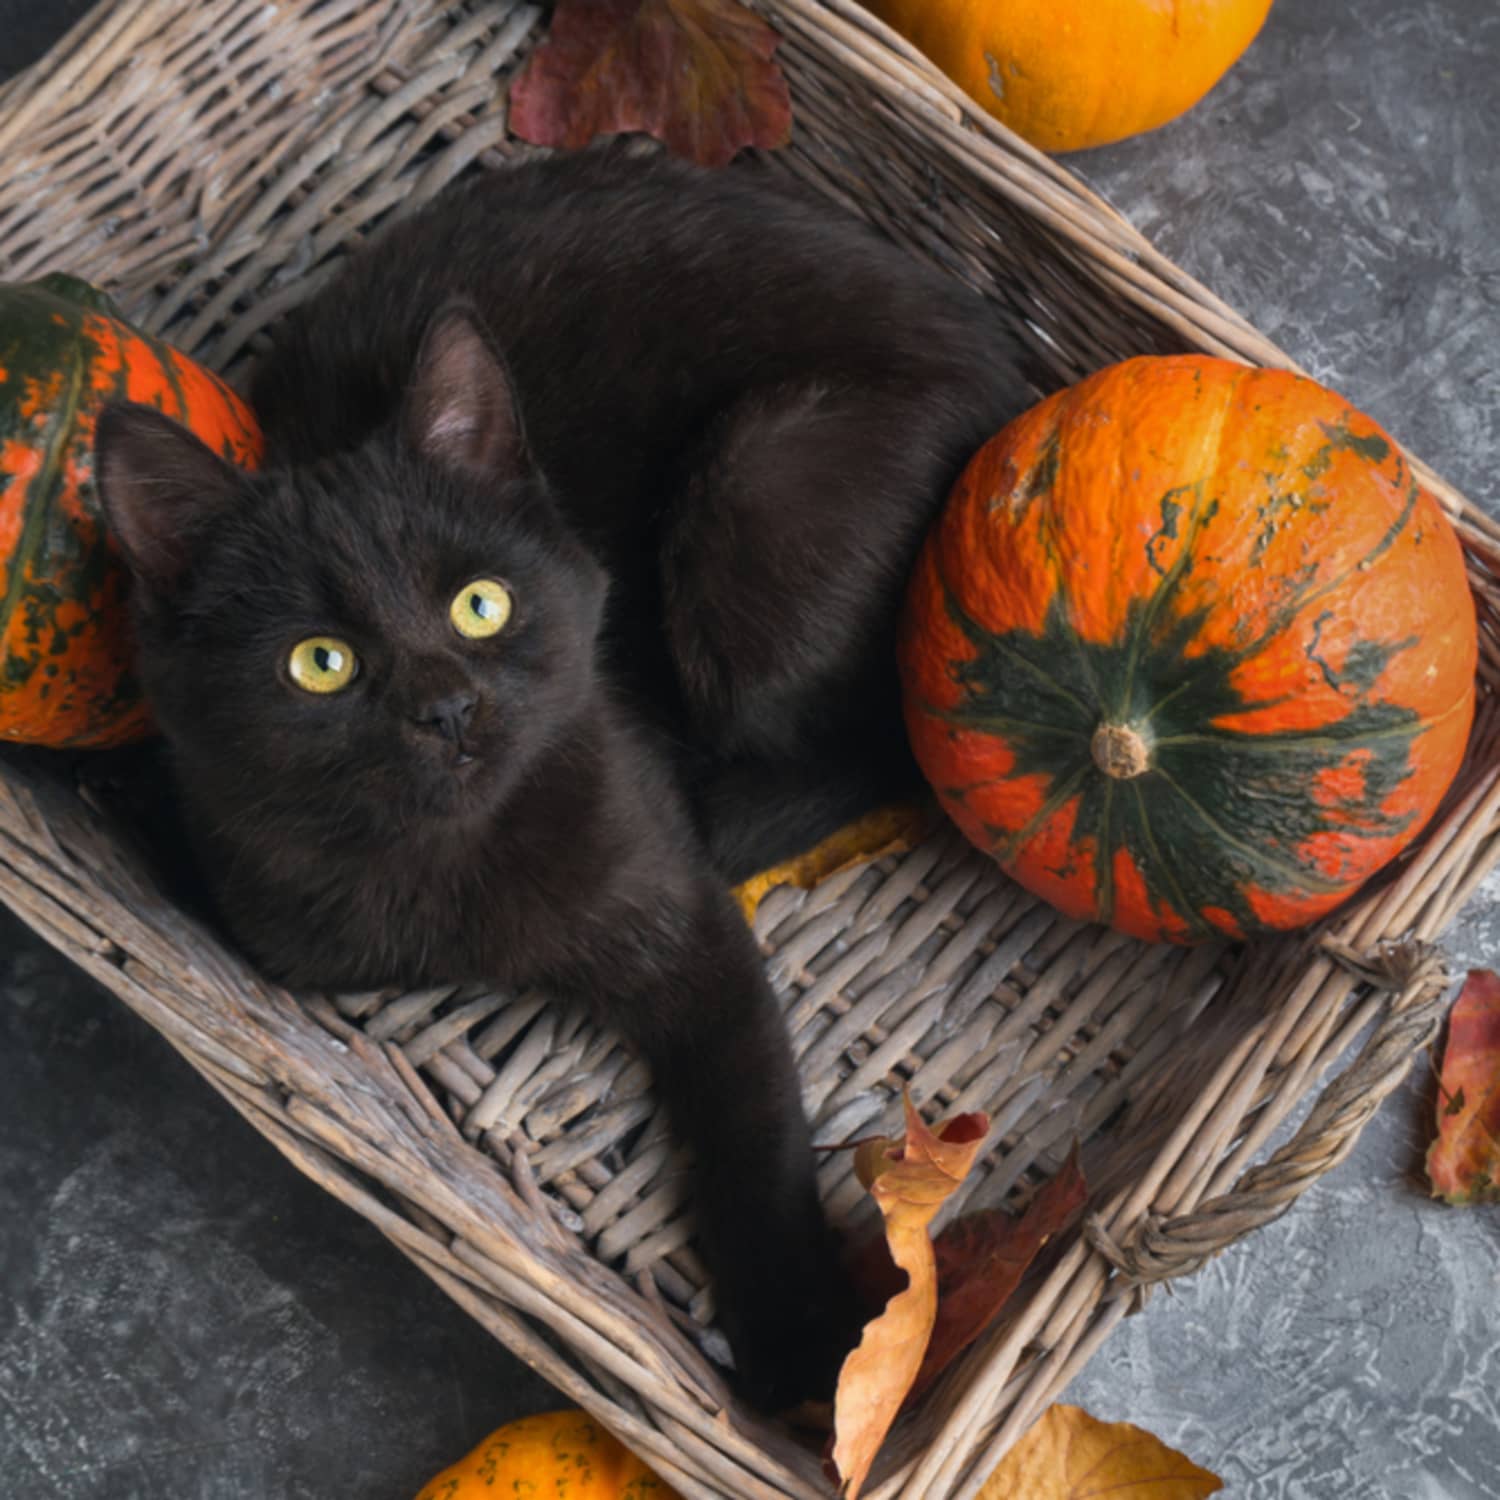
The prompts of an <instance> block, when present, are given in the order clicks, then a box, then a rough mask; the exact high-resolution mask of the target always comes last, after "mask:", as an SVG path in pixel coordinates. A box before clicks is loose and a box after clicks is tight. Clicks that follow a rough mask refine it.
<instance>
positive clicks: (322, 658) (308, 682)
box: [286, 635, 359, 693]
mask: <svg viewBox="0 0 1500 1500" xmlns="http://www.w3.org/2000/svg"><path fill="white" fill-rule="evenodd" d="M358 666H359V658H358V657H357V656H355V654H354V648H353V647H352V646H351V645H350V644H349V643H348V641H341V640H339V638H338V637H337V636H332V635H314V636H309V637H308V638H307V639H306V640H305V641H298V642H297V644H296V645H295V646H293V647H292V654H291V655H290V656H289V657H287V659H286V670H287V675H288V676H289V677H290V678H291V679H292V681H293V682H295V683H296V684H297V686H298V687H299V688H301V689H302V690H303V692H305V693H337V692H341V691H342V690H343V689H344V688H346V687H348V686H349V684H350V683H351V682H353V681H354V673H355V670H356V669H357V668H358Z"/></svg>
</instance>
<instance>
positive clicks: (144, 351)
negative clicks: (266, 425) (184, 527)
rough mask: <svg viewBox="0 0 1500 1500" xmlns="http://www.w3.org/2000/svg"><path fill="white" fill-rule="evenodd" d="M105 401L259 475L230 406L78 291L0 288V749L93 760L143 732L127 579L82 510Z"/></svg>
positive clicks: (78, 284)
mask: <svg viewBox="0 0 1500 1500" xmlns="http://www.w3.org/2000/svg"><path fill="white" fill-rule="evenodd" d="M117 399H118V400H130V401H140V402H145V403H147V404H150V405H152V406H155V407H157V408H158V409H159V410H161V411H163V412H165V413H166V414H167V415H168V416H170V417H173V418H175V419H176V420H177V421H179V422H181V423H182V424H183V425H184V426H186V427H188V428H190V429H191V430H192V431H193V432H195V433H197V435H198V436H199V437H200V438H202V439H203V441H204V442H206V443H208V444H209V445H210V446H211V447H212V448H213V449H214V450H215V451H216V452H219V453H222V454H223V455H224V457H225V458H227V459H230V460H231V461H233V462H235V463H238V464H243V465H246V466H253V465H254V464H255V463H257V462H258V460H259V456H260V451H261V439H260V433H259V429H258V428H257V426H256V423H255V420H254V418H253V417H252V416H251V414H250V411H249V409H248V408H247V407H246V406H245V404H244V403H243V402H242V401H241V400H240V399H239V397H237V396H236V395H235V394H234V392H233V391H231V390H230V389H229V387H228V386H226V385H225V384H223V382H222V381H220V380H219V379H218V378H217V377H216V376H214V375H212V374H210V373H209V372H208V371H207V370H205V369H203V368H202V367H201V366H200V365H198V364H196V363H194V362H193V361H192V360H190V359H188V358H187V357H186V356H185V355H183V354H180V353H179V352H178V351H176V350H175V349H171V348H169V347H168V346H167V345H165V344H163V343H161V342H159V341H158V340H156V339H153V338H151V337H149V336H148V335H146V334H143V333H141V332H139V331H138V330H136V329H134V328H132V327H131V326H130V325H129V324H128V323H126V322H125V321H124V319H123V318H122V317H121V316H120V314H119V313H118V312H117V311H116V309H115V308H114V306H113V305H112V304H111V303H110V301H109V300H108V298H106V297H105V296H104V295H103V294H102V293H100V292H99V291H97V290H96V289H95V288H93V287H92V286H90V285H89V284H88V283H87V282H84V281H80V280H78V279H77V278H75V277H71V276H64V275H57V274H55V275H51V276H45V277H43V278H42V279H41V280H39V281H34V282H28V283H25V284H22V285H9V286H0V741H6V740H8V741H12V742H16V743H25V744H37V745H48V746H53V747H57V748H70V749H74V748H91V749H92V748H102V747H106V746H111V745H119V744H124V743H126V742H128V741H130V740H133V739H138V738H140V737H141V736H142V735H144V734H145V733H146V732H147V731H148V728H149V723H150V721H149V716H148V714H147V711H146V707H145V705H144V704H143V703H142V701H141V698H140V694H139V692H138V690H137V688H136V684H135V679H134V676H133V674H132V671H131V654H132V645H131V640H130V631H129V628H128V620H127V614H126V609H125V575H124V572H123V569H122V567H121V565H120V563H119V562H118V561H117V559H116V557H115V555H114V552H113V549H112V548H111V546H110V545H109V543H108V541H107V538H106V536H105V534H104V531H103V527H102V524H101V521H100V516H99V509H98V504H97V502H96V500H95V496H94V484H93V439H94V422H95V419H96V418H97V416H98V414H99V411H100V410H101V409H102V408H103V406H104V405H105V404H106V403H108V402H109V401H112V400H117Z"/></svg>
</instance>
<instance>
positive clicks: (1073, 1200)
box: [906, 1147, 1088, 1403]
mask: <svg viewBox="0 0 1500 1500" xmlns="http://www.w3.org/2000/svg"><path fill="white" fill-rule="evenodd" d="M1087 1198H1088V1188H1087V1186H1086V1185H1085V1183H1084V1180H1083V1170H1082V1168H1081V1167H1080V1166H1079V1165H1078V1151H1077V1148H1076V1147H1075V1148H1074V1150H1073V1152H1072V1154H1071V1155H1070V1156H1069V1157H1068V1159H1067V1161H1066V1162H1065V1163H1064V1164H1063V1168H1062V1170H1061V1171H1060V1172H1059V1173H1058V1174H1057V1176H1056V1177H1054V1178H1053V1179H1052V1180H1051V1181H1050V1182H1048V1183H1046V1184H1045V1185H1044V1186H1043V1187H1042V1188H1041V1189H1040V1191H1039V1192H1038V1193H1037V1194H1036V1196H1035V1197H1034V1198H1033V1199H1032V1200H1031V1202H1030V1203H1029V1204H1028V1205H1027V1206H1026V1211H1025V1212H1024V1213H1023V1214H1021V1216H1020V1217H1019V1218H1015V1217H1013V1216H1012V1215H1010V1214H1008V1213H1006V1212H1005V1211H1004V1209H998V1208H996V1209H990V1210H989V1211H988V1212H986V1213H977V1214H967V1215H965V1216H964V1217H963V1218H962V1219H957V1220H955V1221H954V1222H953V1223H952V1224H950V1225H949V1226H948V1227H947V1228H946V1229H945V1230H943V1232H942V1233H941V1234H940V1235H939V1236H938V1237H937V1240H936V1242H935V1243H934V1245H933V1249H934V1250H935V1252H936V1254H937V1265H938V1309H937V1321H936V1322H935V1323H934V1324H933V1327H932V1338H931V1339H930V1340H929V1341H928V1345H927V1353H926V1355H925V1356H924V1357H923V1360H922V1368H921V1369H920V1370H919V1371H918V1372H917V1378H916V1380H915V1381H914V1382H913V1383H912V1388H911V1392H910V1394H909V1395H908V1396H907V1398H906V1399H907V1401H908V1403H910V1402H913V1401H915V1400H916V1399H917V1397H918V1396H920V1395H921V1393H922V1392H923V1391H924V1390H925V1389H926V1388H927V1387H928V1386H929V1385H931V1384H932V1382H933V1381H934V1380H936V1379H937V1377H938V1376H939V1375H941V1374H942V1372H943V1371H944V1370H945V1369H946V1368H947V1367H948V1365H949V1364H950V1363H951V1362H952V1361H953V1360H954V1358H955V1357H956V1356H957V1355H959V1354H960V1353H961V1352H962V1351H963V1350H965V1349H967V1348H968V1347H969V1345H970V1344H972V1343H973V1342H974V1340H975V1339H976V1338H978V1337H979V1335H980V1334H981V1333H983V1332H984V1330H985V1329H986V1328H988V1327H989V1326H990V1324H991V1323H992V1322H993V1321H994V1319H995V1317H996V1315H997V1314H998V1313H999V1311H1000V1309H1001V1308H1002V1307H1004V1306H1005V1304H1006V1302H1008V1301H1009V1300H1010V1296H1011V1293H1012V1292H1014V1291H1015V1289H1016V1288H1017V1287H1018V1286H1019V1285H1020V1284H1021V1278H1022V1276H1024V1275H1025V1274H1026V1268H1027V1267H1028V1266H1029V1265H1030V1264H1031V1263H1032V1261H1033V1260H1035V1259H1036V1257H1037V1255H1038V1253H1039V1252H1040V1251H1041V1248H1042V1246H1043V1245H1045V1244H1046V1243H1047V1241H1048V1240H1049V1239H1051V1238H1052V1236H1053V1235H1054V1234H1056V1233H1058V1231H1059V1230H1061V1229H1063V1228H1064V1227H1065V1226H1066V1225H1067V1224H1068V1223H1069V1222H1070V1221H1071V1220H1072V1218H1073V1216H1074V1215H1075V1214H1076V1213H1077V1212H1078V1210H1079V1209H1081V1208H1082V1207H1083V1205H1084V1203H1085V1201H1086V1200H1087Z"/></svg>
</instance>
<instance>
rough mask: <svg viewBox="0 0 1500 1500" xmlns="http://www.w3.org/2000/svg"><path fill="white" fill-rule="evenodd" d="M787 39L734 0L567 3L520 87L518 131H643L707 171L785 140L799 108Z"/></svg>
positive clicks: (548, 141)
mask: <svg viewBox="0 0 1500 1500" xmlns="http://www.w3.org/2000/svg"><path fill="white" fill-rule="evenodd" d="M780 40H781V39H780V37H778V36H777V34H776V33H775V32H774V31H772V30H771V28H770V27H769V26H767V25H766V23H765V22H764V21H762V20H761V19H760V17H759V16H756V15H754V14H752V13H751V12H750V11H748V10H746V9H745V8H744V7H743V6H742V5H739V4H737V3H736V0H558V4H557V8H556V10H555V11H554V12H553V16H552V26H551V29H550V31H549V33H548V35H547V39H546V40H545V41H544V42H543V43H542V44H541V46H539V47H538V48H537V50H536V51H535V52H534V53H533V54H532V56H531V58H530V60H529V61H528V62H527V64H526V67H525V68H524V69H523V70H522V72H521V75H520V77H519V78H517V79H516V82H515V84H514V86H513V87H512V89H511V94H510V127H511V129H512V130H514V131H515V133H516V134H517V135H518V136H520V137H521V138H522V139H523V140H527V141H531V142H533V143H534V144H536V145H539V146H567V147H573V148H578V147H582V146H587V145H588V144H589V142H590V141H592V140H593V139H594V138H595V137H596V136H600V135H614V134H617V133H618V132H621V131H627V130H643V131H646V132H647V133H648V134H650V135H653V136H655V137H656V138H657V140H659V141H662V142H663V143H664V144H665V145H666V147H667V149H668V150H670V151H672V152H674V153H675V154H676V155H678V156H682V157H686V158H687V159H688V160H689V161H695V162H698V163H699V164H701V165H702V166H706V167H722V166H725V165H726V164H727V163H728V162H729V160H730V159H731V158H732V157H733V156H734V154H735V153H736V152H737V151H739V150H740V149H741V148H742V147H745V146H761V147H766V148H771V147H776V146H784V145H786V143H787V142H788V141H789V140H790V139H791V137H792V103H791V98H790V96H789V95H788V93H787V87H786V80H785V78H783V77H782V74H781V69H780V68H779V67H778V66H777V65H776V63H775V62H773V61H772V58H771V54H772V53H773V52H774V51H775V50H776V47H777V45H778V43H779V42H780Z"/></svg>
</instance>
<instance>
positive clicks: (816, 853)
mask: <svg viewBox="0 0 1500 1500" xmlns="http://www.w3.org/2000/svg"><path fill="white" fill-rule="evenodd" d="M931 815H932V810H931V808H920V807H912V806H908V805H906V804H893V805H892V806H890V807H877V808H876V809H875V810H874V811H873V812H868V813H866V814H865V815H864V816H863V817H862V818H856V819H855V820H854V822H852V823H846V824H845V825H844V826H843V827H842V828H839V829H836V830H835V831H834V832H833V833H831V834H829V835H828V837H827V838H826V839H824V840H823V841H822V843H820V844H815V845H814V846H813V847H812V848H811V849H809V850H808V851H807V852H806V853H805V854H799V855H797V857H796V858H795V859H788V860H785V861H783V862H782V863H781V864H779V865H773V866H772V867H771V868H770V869H769V870H762V871H761V873H760V874H759V875H752V876H751V877H750V878H749V880H747V881H745V882H743V883H742V884H740V885H737V886H735V888H734V897H735V900H736V901H738V902H739V903H740V910H741V911H742V912H744V914H745V920H746V921H747V922H748V921H751V920H752V919H753V918H754V916H755V913H756V909H757V908H758V907H759V906H760V903H761V902H762V901H763V900H764V899H765V897H766V894H767V892H769V891H771V890H773V889H775V887H776V886H778V885H795V886H798V887H800V888H801V889H802V890H811V889H812V887H813V886H815V885H817V883H818V882H819V881H820V880H826V879H827V878H828V877H829V876H830V875H837V874H838V872H839V871H840V870H846V869H848V868H849V866H850V865H855V864H861V863H864V862H865V861H868V860H872V859H881V858H883V857H884V856H885V855H887V854H901V853H904V852H905V851H906V850H908V849H910V848H911V847H912V845H913V844H915V843H916V842H917V840H918V839H919V838H921V836H922V830H923V828H924V827H925V826H926V823H927V820H928V818H929V817H931Z"/></svg>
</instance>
